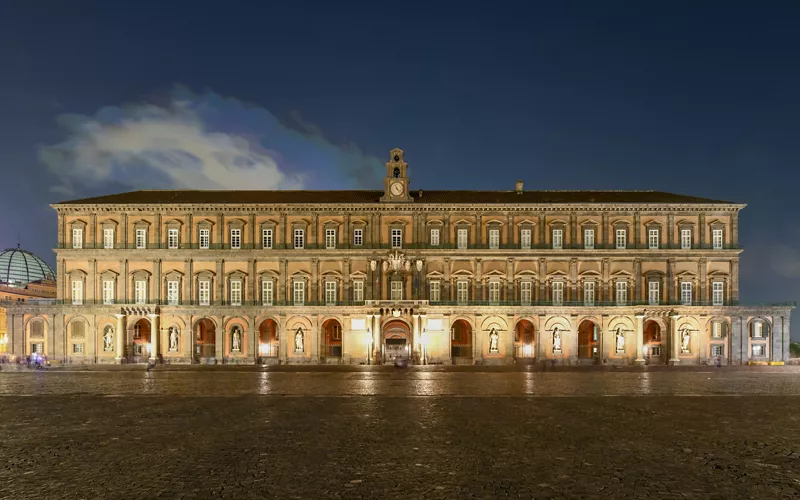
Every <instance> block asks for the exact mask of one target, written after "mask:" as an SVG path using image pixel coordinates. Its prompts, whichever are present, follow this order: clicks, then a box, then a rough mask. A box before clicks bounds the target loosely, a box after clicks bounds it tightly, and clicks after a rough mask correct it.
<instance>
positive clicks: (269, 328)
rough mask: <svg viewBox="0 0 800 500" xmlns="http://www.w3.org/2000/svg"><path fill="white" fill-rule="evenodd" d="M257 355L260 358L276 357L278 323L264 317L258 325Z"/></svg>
mask: <svg viewBox="0 0 800 500" xmlns="http://www.w3.org/2000/svg"><path fill="white" fill-rule="evenodd" d="M258 355H259V356H260V357H261V358H262V360H263V359H264V358H277V357H278V324H277V323H275V320H272V319H265V320H264V321H262V322H261V324H260V325H258Z"/></svg>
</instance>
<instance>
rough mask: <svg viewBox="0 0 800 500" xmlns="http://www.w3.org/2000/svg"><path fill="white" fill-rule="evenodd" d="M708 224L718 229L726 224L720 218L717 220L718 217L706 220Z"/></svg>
mask: <svg viewBox="0 0 800 500" xmlns="http://www.w3.org/2000/svg"><path fill="white" fill-rule="evenodd" d="M708 225H709V226H710V227H716V228H718V229H719V228H723V227H725V226H726V224H725V221H721V220H719V219H714V220H711V221H709V222H708Z"/></svg>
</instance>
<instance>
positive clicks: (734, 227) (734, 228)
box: [731, 211, 739, 248]
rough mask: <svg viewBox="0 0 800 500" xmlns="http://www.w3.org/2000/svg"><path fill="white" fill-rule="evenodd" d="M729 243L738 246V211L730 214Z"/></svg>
mask: <svg viewBox="0 0 800 500" xmlns="http://www.w3.org/2000/svg"><path fill="white" fill-rule="evenodd" d="M731 245H732V246H733V248H739V212H738V211H736V212H733V213H732V214H731Z"/></svg>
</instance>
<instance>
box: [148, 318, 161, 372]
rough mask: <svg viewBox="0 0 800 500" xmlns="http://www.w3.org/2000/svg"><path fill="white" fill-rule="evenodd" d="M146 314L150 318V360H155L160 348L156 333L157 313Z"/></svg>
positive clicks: (159, 340)
mask: <svg viewBox="0 0 800 500" xmlns="http://www.w3.org/2000/svg"><path fill="white" fill-rule="evenodd" d="M147 316H148V317H149V318H150V342H151V343H152V348H151V349H150V361H152V362H155V361H156V360H157V359H158V353H159V351H160V350H161V345H160V344H161V339H160V338H159V335H158V314H148V315H147Z"/></svg>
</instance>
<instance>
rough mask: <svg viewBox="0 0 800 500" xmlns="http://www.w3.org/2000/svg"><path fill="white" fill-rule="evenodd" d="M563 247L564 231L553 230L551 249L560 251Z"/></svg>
mask: <svg viewBox="0 0 800 500" xmlns="http://www.w3.org/2000/svg"><path fill="white" fill-rule="evenodd" d="M563 246H564V231H563V230H562V229H553V249H554V250H561V249H562V248H563Z"/></svg>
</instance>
